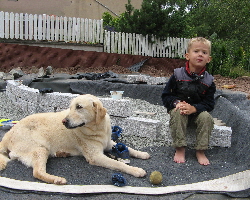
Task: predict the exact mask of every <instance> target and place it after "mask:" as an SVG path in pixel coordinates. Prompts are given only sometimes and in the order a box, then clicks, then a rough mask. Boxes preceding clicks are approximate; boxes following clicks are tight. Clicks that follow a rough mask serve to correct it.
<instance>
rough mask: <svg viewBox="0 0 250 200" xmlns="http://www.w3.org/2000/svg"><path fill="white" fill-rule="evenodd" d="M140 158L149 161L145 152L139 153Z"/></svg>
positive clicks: (148, 156)
mask: <svg viewBox="0 0 250 200" xmlns="http://www.w3.org/2000/svg"><path fill="white" fill-rule="evenodd" d="M140 158H141V159H149V158H150V155H149V154H148V153H147V152H141V154H140Z"/></svg>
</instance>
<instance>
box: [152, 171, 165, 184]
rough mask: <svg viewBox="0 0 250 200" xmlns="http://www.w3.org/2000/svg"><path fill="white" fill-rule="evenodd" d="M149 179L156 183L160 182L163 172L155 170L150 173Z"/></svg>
mask: <svg viewBox="0 0 250 200" xmlns="http://www.w3.org/2000/svg"><path fill="white" fill-rule="evenodd" d="M149 180H150V182H151V183H152V184H154V185H158V184H160V183H161V182H162V174H161V172H158V171H153V172H152V173H151V174H150V177H149Z"/></svg>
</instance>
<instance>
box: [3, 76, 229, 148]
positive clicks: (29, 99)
mask: <svg viewBox="0 0 250 200" xmlns="http://www.w3.org/2000/svg"><path fill="white" fill-rule="evenodd" d="M6 94H7V96H8V97H9V98H10V99H11V100H12V101H13V103H14V104H15V105H16V106H18V107H20V108H22V110H23V111H24V112H25V113H26V114H27V115H30V114H34V113H39V112H58V111H62V110H64V109H66V108H68V107H69V104H70V101H71V100H72V99H73V98H75V97H77V96H78V94H71V93H59V92H53V93H45V94H43V93H39V90H38V89H34V88H30V87H28V86H25V85H23V84H21V82H20V81H15V80H10V81H7V87H6ZM100 100H101V101H102V103H103V105H104V107H106V108H107V110H108V113H109V115H110V116H111V124H112V126H114V125H117V126H120V127H122V129H123V137H124V138H123V139H124V140H125V141H126V143H130V144H131V143H132V144H134V145H138V143H140V147H144V146H145V147H146V146H153V145H171V143H172V139H171V136H170V133H169V131H168V129H167V130H166V128H165V129H164V131H163V129H162V125H163V124H162V122H161V121H159V120H153V119H148V118H143V117H141V116H139V117H133V116H132V113H133V112H134V110H133V108H132V107H131V106H130V100H129V99H119V100H117V99H112V98H100ZM166 117H167V118H169V116H168V115H167V116H166ZM164 127H166V124H164ZM167 127H168V126H167ZM189 132H192V134H194V132H195V130H194V129H189ZM192 134H188V138H187V141H188V144H189V145H192V144H194V138H195V137H194V136H192ZM231 134H232V130H231V128H230V127H226V126H217V125H215V127H214V129H213V132H212V136H211V140H210V146H220V147H230V146H231ZM138 140H140V142H139V141H138Z"/></svg>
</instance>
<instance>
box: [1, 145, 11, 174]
mask: <svg viewBox="0 0 250 200" xmlns="http://www.w3.org/2000/svg"><path fill="white" fill-rule="evenodd" d="M8 155H9V152H8V149H7V147H6V145H5V144H4V142H3V141H2V142H0V170H3V169H5V168H6V166H7V163H8V162H9V161H10V159H9V157H8Z"/></svg>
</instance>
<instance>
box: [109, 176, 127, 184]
mask: <svg viewBox="0 0 250 200" xmlns="http://www.w3.org/2000/svg"><path fill="white" fill-rule="evenodd" d="M112 183H113V185H114V186H118V187H122V186H125V185H126V184H127V181H126V179H125V178H124V177H123V175H122V174H120V173H114V174H113V175H112Z"/></svg>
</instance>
